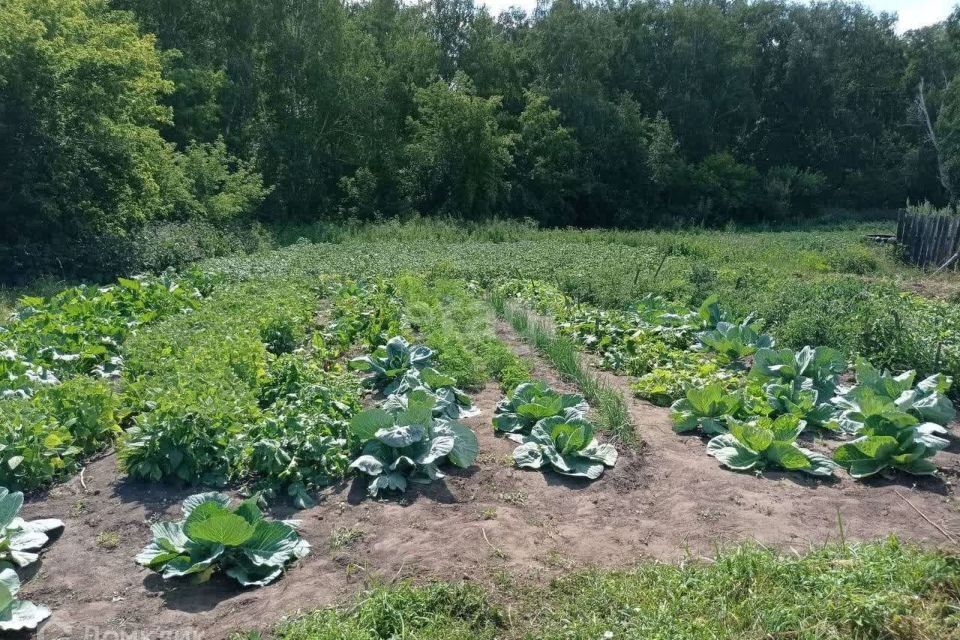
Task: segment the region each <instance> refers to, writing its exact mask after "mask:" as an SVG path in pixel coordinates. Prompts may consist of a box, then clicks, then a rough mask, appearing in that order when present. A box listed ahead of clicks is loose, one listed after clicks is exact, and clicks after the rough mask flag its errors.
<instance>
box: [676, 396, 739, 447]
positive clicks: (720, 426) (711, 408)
mask: <svg viewBox="0 0 960 640" xmlns="http://www.w3.org/2000/svg"><path fill="white" fill-rule="evenodd" d="M740 407H741V400H740V396H739V395H737V394H736V393H729V392H728V391H727V390H726V389H725V388H724V387H723V386H722V385H719V384H708V385H707V386H705V387H701V388H695V387H691V388H689V389H687V392H686V397H683V398H680V399H679V400H677V401H676V402H674V403H673V404H672V405H671V406H670V417H671V418H672V419H673V430H674V431H675V432H677V433H686V432H688V431H694V430H696V429H697V427H699V428H700V430H701V431H702V432H703V433H704V434H706V435H708V436H712V435H717V434H721V433H726V432H727V428H726V426H725V423H726V421H727V420H728V419H729V418H730V417H731V416H734V415H736V414H737V411H739V410H740Z"/></svg>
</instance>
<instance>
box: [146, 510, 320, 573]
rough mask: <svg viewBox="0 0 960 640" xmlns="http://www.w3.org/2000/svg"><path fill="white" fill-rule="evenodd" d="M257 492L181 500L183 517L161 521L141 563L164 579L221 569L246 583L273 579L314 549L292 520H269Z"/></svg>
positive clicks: (155, 525)
mask: <svg viewBox="0 0 960 640" xmlns="http://www.w3.org/2000/svg"><path fill="white" fill-rule="evenodd" d="M257 500H258V497H257V496H254V497H252V498H249V499H247V500H244V501H243V502H241V503H239V504H238V505H237V506H235V507H231V506H230V498H229V497H228V496H225V495H223V494H220V493H200V494H197V495H193V496H190V497H189V498H187V499H186V500H184V501H183V516H184V519H183V520H181V521H179V522H157V523H156V524H154V525H153V526H152V527H151V531H152V533H153V542H151V543H150V544H148V545H147V546H146V547H145V548H144V549H143V551H141V552H140V553H139V554H138V555H137V557H136V561H137V563H139V564H141V565H143V566H145V567H148V568H150V569H153V570H154V571H157V572H159V573H160V575H162V576H163V577H164V578H165V579H168V578H177V577H183V576H192V577H193V579H194V580H195V581H197V582H205V581H207V580H209V579H210V577H211V576H212V575H213V574H214V573H215V572H216V571H222V572H224V573H226V574H227V575H228V576H230V577H231V578H233V579H234V580H236V581H237V582H239V583H240V584H242V585H243V586H245V587H246V586H258V587H259V586H263V585H267V584H270V583H271V582H273V581H274V580H276V579H277V578H278V577H280V574H281V573H282V572H283V570H284V567H285V566H286V565H287V564H289V563H290V562H292V561H294V560H298V559H300V558H302V557H304V556H305V555H307V553H308V552H309V551H310V545H309V544H308V543H307V542H306V541H305V540H302V539H301V538H300V536H299V535H298V534H297V531H296V529H294V527H293V525H292V524H290V523H288V522H281V521H277V520H268V519H266V518H265V517H264V515H263V513H262V512H261V511H260V508H259V507H258V506H257Z"/></svg>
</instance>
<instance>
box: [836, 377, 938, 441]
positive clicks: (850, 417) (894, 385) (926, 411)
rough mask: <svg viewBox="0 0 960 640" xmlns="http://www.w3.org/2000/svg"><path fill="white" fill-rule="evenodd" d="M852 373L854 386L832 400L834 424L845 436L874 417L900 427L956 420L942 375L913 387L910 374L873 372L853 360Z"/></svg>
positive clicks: (860, 428)
mask: <svg viewBox="0 0 960 640" xmlns="http://www.w3.org/2000/svg"><path fill="white" fill-rule="evenodd" d="M856 371H857V384H856V385H854V386H853V387H851V388H850V389H848V390H846V392H844V393H842V394H840V395H838V396H837V397H836V398H834V404H835V405H836V406H837V409H838V413H837V415H836V417H835V419H834V424H835V425H836V426H837V427H838V428H840V429H842V430H843V431H846V432H847V433H856V434H859V433H860V432H861V431H862V428H863V425H864V424H865V423H866V421H867V419H868V418H870V417H874V416H878V417H883V418H884V419H885V420H887V421H888V422H894V423H897V424H901V425H904V424H912V422H913V421H929V422H933V423H936V424H940V425H947V424H949V423H950V422H952V421H953V420H955V419H956V417H957V412H956V409H955V408H954V406H953V403H952V402H951V401H950V398H949V397H948V396H947V395H946V392H947V391H948V390H949V388H950V385H951V382H952V381H951V379H950V378H948V377H946V376H944V375H942V374H937V375H933V376H930V377H928V378H926V379H924V380H922V381H920V383H919V384H917V386H916V387H914V386H913V381H914V378H915V376H916V374H915V372H914V371H906V372H904V373H902V374H900V375H896V376H895V375H893V374H891V373H889V372H886V371H884V372H880V371H877V370H876V369H875V368H874V367H873V366H872V365H870V363H869V362H867V361H866V360H863V359H861V360H858V361H857V364H856ZM911 417H912V418H913V420H911Z"/></svg>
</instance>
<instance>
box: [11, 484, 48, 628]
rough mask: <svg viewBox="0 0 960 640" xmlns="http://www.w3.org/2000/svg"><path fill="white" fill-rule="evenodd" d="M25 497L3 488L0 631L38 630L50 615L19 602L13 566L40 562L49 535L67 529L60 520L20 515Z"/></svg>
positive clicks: (41, 607) (18, 579)
mask: <svg viewBox="0 0 960 640" xmlns="http://www.w3.org/2000/svg"><path fill="white" fill-rule="evenodd" d="M21 507H23V494H22V493H20V492H15V493H10V491H8V490H7V489H6V488H4V487H0V631H19V630H22V629H34V628H36V626H37V625H38V624H40V623H41V622H42V621H43V620H45V619H46V618H48V617H49V616H50V609H48V608H47V607H44V606H43V605H37V604H34V603H32V602H30V601H29V600H19V599H17V593H18V592H19V591H20V578H19V577H17V572H16V571H15V570H14V568H13V565H17V566H20V567H25V566H27V565H29V564H32V563H34V562H36V561H37V559H38V558H39V554H38V553H37V551H38V550H39V549H40V548H41V547H43V546H44V545H46V544H47V543H48V542H49V541H50V538H49V537H48V536H47V534H48V533H49V532H51V531H55V530H57V529H61V528H63V523H62V522H61V521H60V520H53V519H49V520H31V521H29V522H28V521H26V520H24V519H23V518H21V517H20V516H19V515H18V514H19V513H20V509H21Z"/></svg>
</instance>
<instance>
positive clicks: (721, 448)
mask: <svg viewBox="0 0 960 640" xmlns="http://www.w3.org/2000/svg"><path fill="white" fill-rule="evenodd" d="M804 426H805V425H804V423H803V421H802V420H800V419H799V418H797V417H796V416H794V415H791V414H787V415H783V416H780V417H779V418H776V419H771V418H760V419H758V420H756V421H754V422H740V421H739V420H734V419H728V420H727V428H728V429H729V433H725V434H721V435H718V436H715V437H714V438H712V439H711V440H710V442H708V443H707V455H711V456H713V457H714V458H716V459H717V460H719V461H720V463H721V464H723V465H724V466H726V467H729V468H730V469H733V470H734V471H746V470H748V469H758V470H760V469H765V468H770V467H773V468H778V469H786V470H787V471H803V472H804V473H808V474H810V475H814V476H831V475H833V471H834V469H835V468H836V466H837V465H836V464H834V463H833V462H831V461H830V459H829V458H827V457H826V456H824V455H822V454H819V453H816V452H814V451H810V450H809V449H804V448H803V447H801V446H799V445H798V444H797V443H796V439H797V436H798V435H800V432H801V431H803V428H804Z"/></svg>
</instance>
